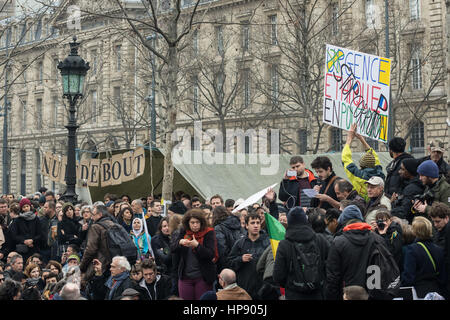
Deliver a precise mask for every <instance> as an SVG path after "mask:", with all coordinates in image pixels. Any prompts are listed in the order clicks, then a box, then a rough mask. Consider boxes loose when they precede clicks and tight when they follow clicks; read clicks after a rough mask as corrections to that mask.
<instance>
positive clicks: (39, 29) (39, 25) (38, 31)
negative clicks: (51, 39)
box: [34, 20, 42, 40]
mask: <svg viewBox="0 0 450 320" xmlns="http://www.w3.org/2000/svg"><path fill="white" fill-rule="evenodd" d="M41 35H42V20H39V21H38V22H37V23H36V26H35V32H34V40H40V39H41Z"/></svg>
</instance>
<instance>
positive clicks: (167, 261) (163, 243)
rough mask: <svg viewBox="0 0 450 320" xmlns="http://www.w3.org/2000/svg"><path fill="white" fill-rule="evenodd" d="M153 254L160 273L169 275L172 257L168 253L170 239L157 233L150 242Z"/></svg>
mask: <svg viewBox="0 0 450 320" xmlns="http://www.w3.org/2000/svg"><path fill="white" fill-rule="evenodd" d="M150 244H151V246H152V250H153V253H154V255H155V262H156V265H157V266H158V267H160V269H161V272H162V273H164V274H170V269H171V268H172V256H171V253H170V239H169V236H165V235H164V234H162V233H157V234H156V235H155V236H154V237H152V239H151V240H150Z"/></svg>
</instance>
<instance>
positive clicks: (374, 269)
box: [363, 234, 400, 300]
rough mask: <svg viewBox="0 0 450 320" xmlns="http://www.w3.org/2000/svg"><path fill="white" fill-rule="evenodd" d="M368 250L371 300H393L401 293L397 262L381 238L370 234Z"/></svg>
mask: <svg viewBox="0 0 450 320" xmlns="http://www.w3.org/2000/svg"><path fill="white" fill-rule="evenodd" d="M366 248H367V249H368V250H365V253H366V254H365V255H366V256H367V260H366V261H367V268H366V289H367V292H368V294H369V298H370V299H373V300H392V299H393V298H395V297H397V296H398V294H399V293H400V270H399V267H398V265H397V262H396V261H395V259H394V256H393V255H392V253H391V252H390V251H389V249H388V248H387V247H386V245H385V244H384V239H383V238H381V237H378V236H376V235H374V234H370V237H369V241H368V244H367V245H366ZM363 261H364V260H363Z"/></svg>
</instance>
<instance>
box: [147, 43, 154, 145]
mask: <svg viewBox="0 0 450 320" xmlns="http://www.w3.org/2000/svg"><path fill="white" fill-rule="evenodd" d="M146 40H147V41H152V47H153V48H155V40H156V34H153V35H151V36H148V37H147V38H146ZM151 55H152V56H151V65H152V95H151V96H147V97H146V98H145V100H146V101H147V102H151V111H150V121H151V122H150V127H151V133H150V134H151V143H152V148H154V147H156V110H155V94H156V93H155V86H156V79H155V55H154V54H153V53H151Z"/></svg>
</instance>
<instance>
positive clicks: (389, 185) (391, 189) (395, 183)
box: [384, 137, 414, 198]
mask: <svg viewBox="0 0 450 320" xmlns="http://www.w3.org/2000/svg"><path fill="white" fill-rule="evenodd" d="M405 146H406V141H405V139H403V138H400V137H394V138H393V139H391V141H389V154H390V156H391V158H393V159H394V160H392V161H391V162H390V163H389V164H388V165H387V167H386V172H387V175H386V181H385V188H384V193H385V195H386V196H387V197H388V198H391V197H392V195H393V194H394V193H400V192H401V191H402V189H403V179H402V176H401V175H400V173H399V170H400V165H401V163H402V162H403V160H405V159H414V157H413V156H412V155H410V154H409V153H406V152H405Z"/></svg>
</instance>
